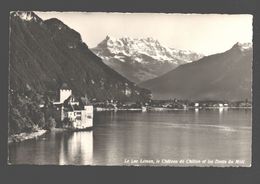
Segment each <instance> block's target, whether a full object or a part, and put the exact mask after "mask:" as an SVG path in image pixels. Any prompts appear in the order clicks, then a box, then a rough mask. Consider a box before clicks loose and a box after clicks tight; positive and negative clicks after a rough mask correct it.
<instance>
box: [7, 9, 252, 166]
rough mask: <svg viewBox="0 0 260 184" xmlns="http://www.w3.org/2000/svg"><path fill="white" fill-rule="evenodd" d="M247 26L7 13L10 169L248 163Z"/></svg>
mask: <svg viewBox="0 0 260 184" xmlns="http://www.w3.org/2000/svg"><path fill="white" fill-rule="evenodd" d="M252 20H253V16H252V15H250V14H178V13H167V14H166V13H117V12H114V13H113V12H110V13H105V12H54V11H50V12H48V11H47V12H39V11H13V12H10V28H9V29H10V38H9V40H10V50H9V123H8V163H9V164H12V165H16V164H26V165H28V164H29V165H91V166H92V165H93V166H95V165H98V166H139V167H141V166H151V167H153V166H156V167H158V166H160V167H166V166H167V167H169V166H171V167H190V166H196V167H209V166H212V167H250V166H251V164H252V159H251V155H252V153H251V144H252V61H253V48H252V45H253V44H252V35H253V28H252Z"/></svg>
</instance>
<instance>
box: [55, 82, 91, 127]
mask: <svg viewBox="0 0 260 184" xmlns="http://www.w3.org/2000/svg"><path fill="white" fill-rule="evenodd" d="M53 104H54V105H55V106H56V107H57V109H59V110H60V120H61V122H63V124H62V126H63V127H64V128H69V129H73V130H84V129H89V128H92V127H93V106H92V105H91V104H90V103H89V101H88V99H87V98H86V97H82V98H80V99H79V100H76V98H75V96H74V95H73V94H72V90H71V89H69V88H68V87H67V85H63V86H62V87H61V88H60V92H59V101H58V102H53Z"/></svg>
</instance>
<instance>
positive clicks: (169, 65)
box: [92, 36, 203, 83]
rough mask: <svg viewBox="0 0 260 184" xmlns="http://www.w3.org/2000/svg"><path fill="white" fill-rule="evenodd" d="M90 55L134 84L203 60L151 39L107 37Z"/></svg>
mask: <svg viewBox="0 0 260 184" xmlns="http://www.w3.org/2000/svg"><path fill="white" fill-rule="evenodd" d="M92 51H93V52H95V53H96V54H97V55H98V56H99V57H101V58H102V59H103V61H104V62H105V63H106V64H107V65H108V66H110V67H112V68H113V69H114V70H116V71H118V72H119V73H120V74H122V75H123V76H125V77H127V78H128V79H130V80H132V81H133V82H137V83H139V82H142V81H145V80H148V79H151V78H155V77H158V76H160V75H162V74H164V73H166V72H168V71H170V70H172V69H174V68H176V67H177V66H179V65H181V64H185V63H190V62H192V61H195V60H198V59H200V58H202V57H203V55H202V54H197V53H194V52H192V51H188V50H178V49H174V48H169V47H166V46H163V45H162V44H161V43H160V42H159V41H158V40H155V39H153V38H151V37H148V38H141V39H139V38H129V37H123V38H119V39H115V38H111V37H109V36H107V37H106V38H105V39H104V40H103V41H102V42H101V43H99V44H98V45H97V47H95V48H93V49H92Z"/></svg>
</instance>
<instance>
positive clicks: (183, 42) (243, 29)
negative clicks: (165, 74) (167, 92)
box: [36, 12, 253, 55]
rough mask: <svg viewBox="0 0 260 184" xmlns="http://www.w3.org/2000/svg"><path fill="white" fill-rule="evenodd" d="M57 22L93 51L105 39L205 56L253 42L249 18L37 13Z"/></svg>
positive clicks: (214, 15)
mask: <svg viewBox="0 0 260 184" xmlns="http://www.w3.org/2000/svg"><path fill="white" fill-rule="evenodd" d="M36 14H37V15H39V16H40V17H41V18H42V19H44V20H45V19H48V18H53V17H55V18H58V19H60V20H61V21H63V22H64V23H65V24H67V25H68V26H69V27H71V28H73V29H74V30H76V31H78V32H79V33H80V34H81V36H82V39H83V41H84V42H85V43H86V44H87V45H88V46H89V47H90V48H92V47H95V46H96V45H97V44H98V43H99V42H101V41H102V40H103V39H105V37H106V36H107V35H109V36H111V37H114V38H120V37H132V38H146V37H153V38H154V39H157V40H158V41H159V42H160V43H161V44H163V45H165V46H168V47H172V48H178V49H188V50H192V51H195V52H199V53H202V54H205V55H209V54H214V53H219V52H223V51H226V50H227V49H229V48H231V47H232V46H233V45H234V44H235V43H236V42H252V18H253V17H252V16H251V15H246V14H244V15H227V14H163V13H160V14H158V13H88V12H36Z"/></svg>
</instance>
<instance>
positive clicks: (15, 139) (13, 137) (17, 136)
mask: <svg viewBox="0 0 260 184" xmlns="http://www.w3.org/2000/svg"><path fill="white" fill-rule="evenodd" d="M46 132H47V130H43V129H39V130H36V131H34V132H30V133H20V134H14V135H10V136H9V137H8V144H10V143H13V142H21V141H25V140H28V139H34V138H38V137H40V136H42V135H43V134H45V133H46Z"/></svg>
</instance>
